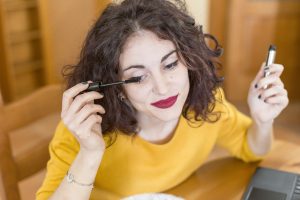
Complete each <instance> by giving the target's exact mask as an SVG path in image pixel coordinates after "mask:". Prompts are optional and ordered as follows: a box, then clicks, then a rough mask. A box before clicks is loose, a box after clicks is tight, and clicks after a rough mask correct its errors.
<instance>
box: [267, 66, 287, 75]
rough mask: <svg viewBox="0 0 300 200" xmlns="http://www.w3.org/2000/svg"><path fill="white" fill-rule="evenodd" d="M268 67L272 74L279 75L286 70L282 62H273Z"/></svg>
mask: <svg viewBox="0 0 300 200" xmlns="http://www.w3.org/2000/svg"><path fill="white" fill-rule="evenodd" d="M268 68H269V70H268V71H269V72H270V74H273V75H276V76H278V77H280V76H281V74H282V72H283V70H284V67H283V65H281V64H271V65H269V66H268Z"/></svg>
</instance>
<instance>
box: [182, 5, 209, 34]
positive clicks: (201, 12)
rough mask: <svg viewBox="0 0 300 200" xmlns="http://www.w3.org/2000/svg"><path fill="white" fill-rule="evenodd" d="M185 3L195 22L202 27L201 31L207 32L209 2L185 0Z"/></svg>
mask: <svg viewBox="0 0 300 200" xmlns="http://www.w3.org/2000/svg"><path fill="white" fill-rule="evenodd" d="M186 3H187V6H188V10H189V11H190V13H191V15H192V16H193V17H194V18H195V19H196V22H197V23H198V24H201V25H203V30H204V31H205V32H207V31H208V30H209V26H208V24H209V23H208V22H209V19H208V16H209V0H186Z"/></svg>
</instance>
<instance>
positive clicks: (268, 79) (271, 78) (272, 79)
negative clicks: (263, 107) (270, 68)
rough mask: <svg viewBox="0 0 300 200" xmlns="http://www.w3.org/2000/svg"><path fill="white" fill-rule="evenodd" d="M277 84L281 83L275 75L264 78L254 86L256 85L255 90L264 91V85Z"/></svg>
mask: <svg viewBox="0 0 300 200" xmlns="http://www.w3.org/2000/svg"><path fill="white" fill-rule="evenodd" d="M277 83H281V80H280V78H279V77H278V76H277V75H275V74H272V75H269V76H267V77H265V78H262V79H260V80H259V81H258V82H257V84H256V85H257V89H265V88H264V87H265V86H266V85H276V84H277ZM282 86H283V84H282Z"/></svg>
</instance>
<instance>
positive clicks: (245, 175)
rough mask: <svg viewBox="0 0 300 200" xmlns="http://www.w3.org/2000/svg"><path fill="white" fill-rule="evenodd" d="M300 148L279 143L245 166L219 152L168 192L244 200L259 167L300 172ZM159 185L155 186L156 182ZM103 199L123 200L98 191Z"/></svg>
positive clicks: (191, 198)
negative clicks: (267, 152) (245, 192)
mask: <svg viewBox="0 0 300 200" xmlns="http://www.w3.org/2000/svg"><path fill="white" fill-rule="evenodd" d="M299 155H300V147H299V146H298V145H295V144H293V143H289V142H285V141H281V140H278V141H275V143H274V146H273V149H272V151H271V152H270V153H269V154H268V156H267V157H266V158H265V159H264V160H263V161H262V162H260V163H259V162H256V163H249V164H247V163H244V162H242V161H240V160H237V159H235V158H232V157H231V156H229V155H228V153H226V152H225V151H223V150H221V149H215V151H214V152H213V153H212V155H211V156H210V158H209V159H208V161H207V162H206V163H205V164H203V165H202V166H201V167H200V168H199V169H198V170H197V171H196V172H195V173H193V174H192V175H191V176H190V177H189V178H188V179H187V180H186V181H184V182H183V183H181V184H180V185H178V186H176V187H175V188H172V189H170V190H168V191H165V193H168V194H173V195H176V196H179V197H183V198H184V199H187V200H198V199H210V200H220V199H230V200H240V199H241V197H242V195H243V192H244V190H245V189H246V186H247V184H248V183H249V181H250V179H251V177H252V175H253V174H254V172H255V169H256V167H258V166H263V167H269V168H273V169H279V170H284V171H289V172H295V173H300V157H299ZM153 184H155V183H153ZM94 191H95V192H96V193H97V194H96V195H95V196H98V197H99V199H100V197H101V199H107V200H115V199H120V197H119V196H118V195H115V194H111V193H109V192H107V191H103V190H99V189H97V188H94Z"/></svg>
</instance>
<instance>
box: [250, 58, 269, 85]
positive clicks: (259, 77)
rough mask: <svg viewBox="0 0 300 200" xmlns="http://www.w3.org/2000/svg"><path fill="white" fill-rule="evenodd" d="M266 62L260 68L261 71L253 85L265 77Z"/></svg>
mask: <svg viewBox="0 0 300 200" xmlns="http://www.w3.org/2000/svg"><path fill="white" fill-rule="evenodd" d="M265 64H266V63H265V62H263V63H262V65H261V66H260V69H259V71H258V73H257V74H256V76H255V78H254V80H253V82H252V85H253V86H254V85H255V84H256V83H257V82H258V81H259V80H260V79H261V78H263V77H264V67H265Z"/></svg>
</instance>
